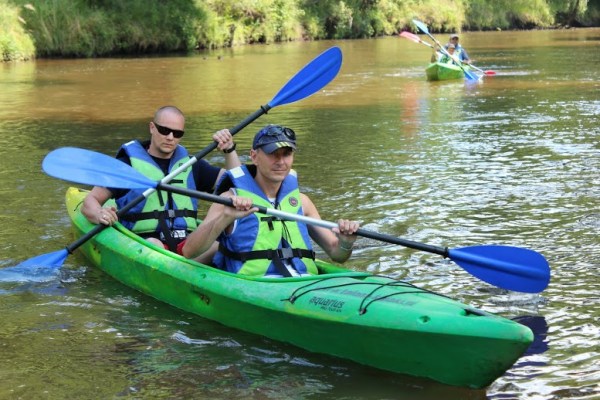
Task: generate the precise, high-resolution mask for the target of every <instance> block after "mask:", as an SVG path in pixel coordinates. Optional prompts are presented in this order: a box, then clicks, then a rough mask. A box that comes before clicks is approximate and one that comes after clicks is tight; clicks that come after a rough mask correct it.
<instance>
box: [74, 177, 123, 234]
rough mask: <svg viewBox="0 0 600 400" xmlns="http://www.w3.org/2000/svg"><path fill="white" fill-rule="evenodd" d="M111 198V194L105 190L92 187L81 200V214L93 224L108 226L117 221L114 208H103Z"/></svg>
mask: <svg viewBox="0 0 600 400" xmlns="http://www.w3.org/2000/svg"><path fill="white" fill-rule="evenodd" d="M111 197H112V192H111V191H110V190H108V189H107V188H104V187H100V186H94V188H93V189H92V190H91V191H90V192H89V193H88V194H87V196H85V199H83V205H82V206H81V213H82V214H83V215H84V216H85V217H86V218H87V219H88V221H90V222H91V223H93V224H105V225H110V224H112V223H113V222H115V221H117V219H118V218H117V209H116V208H115V207H107V208H104V207H103V205H104V203H106V202H107V201H108V199H110V198H111Z"/></svg>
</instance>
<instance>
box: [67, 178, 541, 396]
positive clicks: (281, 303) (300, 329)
mask: <svg viewBox="0 0 600 400" xmlns="http://www.w3.org/2000/svg"><path fill="white" fill-rule="evenodd" d="M86 193H87V192H86V191H84V190H81V189H77V188H69V189H68V191H67V195H66V203H67V208H68V211H69V215H70V217H71V221H72V224H73V228H74V231H75V235H76V236H77V237H80V236H82V235H83V234H85V233H86V232H88V231H89V230H90V229H92V228H93V227H94V225H92V224H90V223H89V222H88V221H87V220H86V219H85V217H83V215H82V214H81V212H80V211H79V206H80V204H81V201H82V200H83V197H84V196H85V194H86ZM80 250H81V252H82V253H83V254H84V255H85V257H86V258H87V259H89V260H90V262H91V263H92V264H94V265H95V266H96V267H98V268H100V269H101V270H103V271H104V272H106V273H107V274H109V275H110V276H112V277H113V278H115V279H117V280H118V281H120V282H122V283H123V284H125V285H127V286H129V287H132V288H134V289H137V290H139V291H140V292H142V293H145V294H146V295H149V296H152V297H154V298H156V299H158V300H160V301H163V302H165V303H168V304H170V305H172V306H174V307H177V308H180V309H182V310H185V311H188V312H191V313H194V314H197V315H200V316H202V317H205V318H208V319H211V320H214V321H217V322H220V323H222V324H224V325H227V326H230V327H233V328H236V329H240V330H244V331H247V332H252V333H255V334H258V335H262V336H266V337H269V338H271V339H274V340H278V341H282V342H287V343H291V344H293V345H296V346H298V347H301V348H303V349H306V350H309V351H313V352H317V353H323V354H329V355H332V356H337V357H341V358H344V359H348V360H353V361H355V362H358V363H361V364H364V365H368V366H372V367H375V368H379V369H382V370H387V371H392V372H396V373H402V374H408V375H412V376H418V377H425V378H430V379H433V380H435V381H438V382H442V383H446V384H449V385H454V386H462V387H471V388H483V387H486V386H488V385H489V384H490V383H492V382H493V381H494V380H495V379H497V378H498V377H499V376H501V375H502V374H503V373H504V372H505V371H506V370H507V369H509V368H510V367H511V366H512V365H513V364H514V362H515V361H516V360H517V359H518V358H519V357H520V356H521V355H522V354H523V353H524V352H525V351H526V349H527V348H528V347H529V345H530V343H531V342H532V341H533V333H532V332H531V330H530V329H529V328H527V327H525V326H523V325H520V324H518V323H516V322H514V321H511V320H509V319H505V318H502V317H499V316H495V315H493V314H489V313H486V312H484V311H481V310H477V309H474V308H472V307H470V306H468V305H465V304H462V303H459V302H457V301H454V300H452V299H449V298H447V297H444V296H441V295H438V294H436V293H433V292H430V291H427V290H424V289H420V288H417V287H415V286H413V285H410V284H408V283H406V282H402V281H398V280H394V279H392V278H389V277H384V276H376V275H372V274H369V273H366V272H353V271H351V270H348V269H345V268H341V267H339V266H335V265H333V264H329V263H326V262H323V261H318V262H317V263H318V267H319V271H320V275H315V276H310V277H296V278H279V279H277V278H276V279H273V278H254V277H245V276H240V275H235V274H231V273H228V272H225V271H221V270H218V269H215V268H212V267H210V266H206V265H203V264H199V263H197V262H195V261H192V260H187V259H185V258H183V257H181V256H179V255H177V254H174V253H172V252H169V251H166V250H164V249H161V248H159V247H157V246H154V245H152V244H150V243H148V242H147V241H145V240H143V239H141V238H140V237H138V236H137V235H134V234H133V233H131V232H130V231H128V230H127V229H125V228H124V227H123V226H122V225H120V224H116V225H115V226H113V227H111V228H108V229H104V230H103V231H102V232H100V233H99V234H97V235H95V236H94V237H93V238H92V239H90V240H88V241H87V242H86V243H84V244H83V245H82V246H81V247H80Z"/></svg>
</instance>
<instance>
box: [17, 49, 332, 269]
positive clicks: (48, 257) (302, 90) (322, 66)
mask: <svg viewBox="0 0 600 400" xmlns="http://www.w3.org/2000/svg"><path fill="white" fill-rule="evenodd" d="M341 66H342V51H341V50H340V48H339V47H331V48H330V49H328V50H326V51H324V52H323V53H321V54H320V55H319V56H317V57H316V58H315V59H313V60H312V61H311V62H310V63H308V64H307V65H305V66H304V68H302V69H301V70H300V71H299V72H297V73H296V75H294V76H293V77H292V79H290V80H289V81H288V82H287V83H286V85H285V86H284V87H282V88H281V89H280V90H279V92H278V93H277V94H276V95H275V97H274V98H273V99H272V100H271V101H270V102H269V103H267V104H265V105H263V106H260V108H259V109H258V110H257V111H255V112H254V113H252V114H251V115H249V116H248V117H246V119H244V120H243V121H242V122H241V123H240V124H239V125H237V126H236V127H234V128H232V129H230V130H229V131H230V132H231V134H232V135H235V134H236V133H238V132H239V131H241V130H242V129H243V128H245V127H246V126H247V125H249V124H250V123H251V122H253V121H254V120H256V119H257V118H258V117H260V116H261V115H263V114H266V113H267V112H268V111H269V110H270V109H271V108H274V107H277V106H280V105H284V104H289V103H293V102H295V101H298V100H301V99H304V98H306V97H308V96H310V95H312V94H314V93H316V92H317V91H319V90H321V89H322V88H323V87H325V86H326V85H327V84H328V83H329V82H331V81H332V80H333V78H335V76H336V75H337V73H338V72H339V70H340V68H341ZM216 148H217V143H216V142H213V143H211V144H210V145H208V146H207V147H206V148H204V149H203V150H201V151H200V152H198V153H196V154H195V155H194V156H192V157H191V158H190V160H189V161H188V162H186V163H185V164H183V165H181V166H180V167H179V168H177V169H175V170H174V171H173V172H171V173H170V174H169V175H167V176H165V177H164V178H163V179H162V180H161V181H160V182H161V183H169V182H171V180H173V178H175V177H176V176H177V175H178V174H180V173H181V172H183V171H185V170H186V169H188V168H189V167H190V166H191V165H192V164H194V163H195V162H197V161H198V160H199V159H201V158H203V157H204V156H206V155H207V154H208V153H210V152H211V151H213V150H214V149H216ZM54 154H55V155H57V156H61V157H62V156H64V157H69V156H70V155H71V153H70V151H69V150H66V151H65V150H64V149H63V150H62V151H60V152H58V153H54ZM80 156H81V157H83V158H82V159H73V158H72V159H70V160H64V161H68V162H74V163H75V165H76V167H75V168H74V169H71V168H66V169H65V168H64V166H61V165H60V163H47V162H45V165H44V169H45V170H46V168H48V170H46V172H48V174H49V175H52V176H64V177H69V176H71V175H75V176H77V175H79V176H80V178H81V179H79V180H77V179H75V180H73V181H74V182H79V183H84V182H83V181H82V179H83V180H85V179H84V177H85V176H86V174H91V175H92V176H95V177H96V178H98V176H97V175H94V174H93V171H94V167H97V165H96V166H94V165H93V164H94V161H93V158H94V156H93V155H91V154H85V153H82V154H79V153H78V154H77V157H80ZM85 157H90V158H88V159H86V158H85ZM121 164H123V163H121ZM112 167H113V166H112V165H111V168H112ZM114 167H115V168H118V167H121V166H117V164H114ZM86 169H87V171H86ZM128 171H129V170H127V169H125V170H115V171H109V170H106V171H104V172H105V177H104V178H103V179H100V180H93V182H94V183H91V184H92V185H95V186H105V187H115V188H116V187H123V188H131V186H127V185H123V184H124V183H125V181H127V179H120V177H124V176H129V174H128ZM53 174H55V175H53ZM96 183H97V184H98V185H96ZM154 186H156V183H153V184H152V185H147V184H146V185H144V186H143V187H146V188H147V187H149V188H150V189H148V190H146V191H145V192H144V193H143V194H142V195H140V196H139V197H137V198H136V199H135V200H133V201H132V202H130V203H129V204H127V206H125V207H123V208H122V209H120V210H119V211H118V212H117V215H118V216H119V217H121V216H122V215H124V214H126V213H127V212H128V211H129V210H130V209H131V208H133V207H135V206H136V205H137V204H138V203H140V202H141V201H143V200H144V199H145V198H147V197H148V196H150V195H151V194H152V193H154V191H155V190H156V189H154ZM104 228H106V225H96V227H95V228H94V229H92V230H91V231H89V232H88V233H87V234H85V235H84V236H82V237H81V238H79V239H78V240H77V241H75V242H73V243H71V244H69V245H68V246H66V247H65V248H64V249H63V250H59V251H56V252H53V253H49V254H42V255H40V256H37V257H33V258H30V259H28V260H26V261H24V262H22V263H21V264H19V265H18V266H17V267H18V268H23V267H32V266H52V267H54V268H60V266H62V264H63V263H64V262H65V260H66V258H67V256H68V255H69V254H71V253H72V252H73V251H74V250H75V249H76V248H78V247H79V246H81V245H82V244H83V243H85V242H86V241H88V240H89V239H90V238H92V237H93V236H94V235H96V234H98V233H99V232H101V231H102V230H103V229H104Z"/></svg>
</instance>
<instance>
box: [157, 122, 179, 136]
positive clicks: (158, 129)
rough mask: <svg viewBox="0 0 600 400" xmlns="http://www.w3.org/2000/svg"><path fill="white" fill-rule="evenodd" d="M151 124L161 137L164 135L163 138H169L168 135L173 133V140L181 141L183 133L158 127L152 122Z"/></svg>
mask: <svg viewBox="0 0 600 400" xmlns="http://www.w3.org/2000/svg"><path fill="white" fill-rule="evenodd" d="M152 123H153V124H154V126H155V127H156V130H157V131H158V133H160V134H161V135H164V136H169V133H173V137H174V138H177V139H181V138H182V137H183V134H184V133H185V132H184V131H180V130H177V129H171V128H168V127H166V126H162V125H159V124H157V123H156V122H154V121H153V122H152Z"/></svg>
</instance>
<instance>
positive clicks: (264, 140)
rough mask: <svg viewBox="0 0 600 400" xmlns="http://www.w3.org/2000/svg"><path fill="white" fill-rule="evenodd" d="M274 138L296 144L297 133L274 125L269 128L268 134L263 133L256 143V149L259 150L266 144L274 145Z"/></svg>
mask: <svg viewBox="0 0 600 400" xmlns="http://www.w3.org/2000/svg"><path fill="white" fill-rule="evenodd" d="M270 137H271V138H272V137H280V138H281V139H282V140H284V141H285V140H290V141H292V142H294V143H295V142H296V132H294V131H293V130H292V129H290V128H286V127H284V126H280V125H273V126H270V127H269V128H267V130H266V132H262V133H261V135H260V137H259V139H258V140H257V141H256V143H254V148H259V147H261V146H263V145H265V144H270V143H273V141H272V140H271V139H268V138H270Z"/></svg>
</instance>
